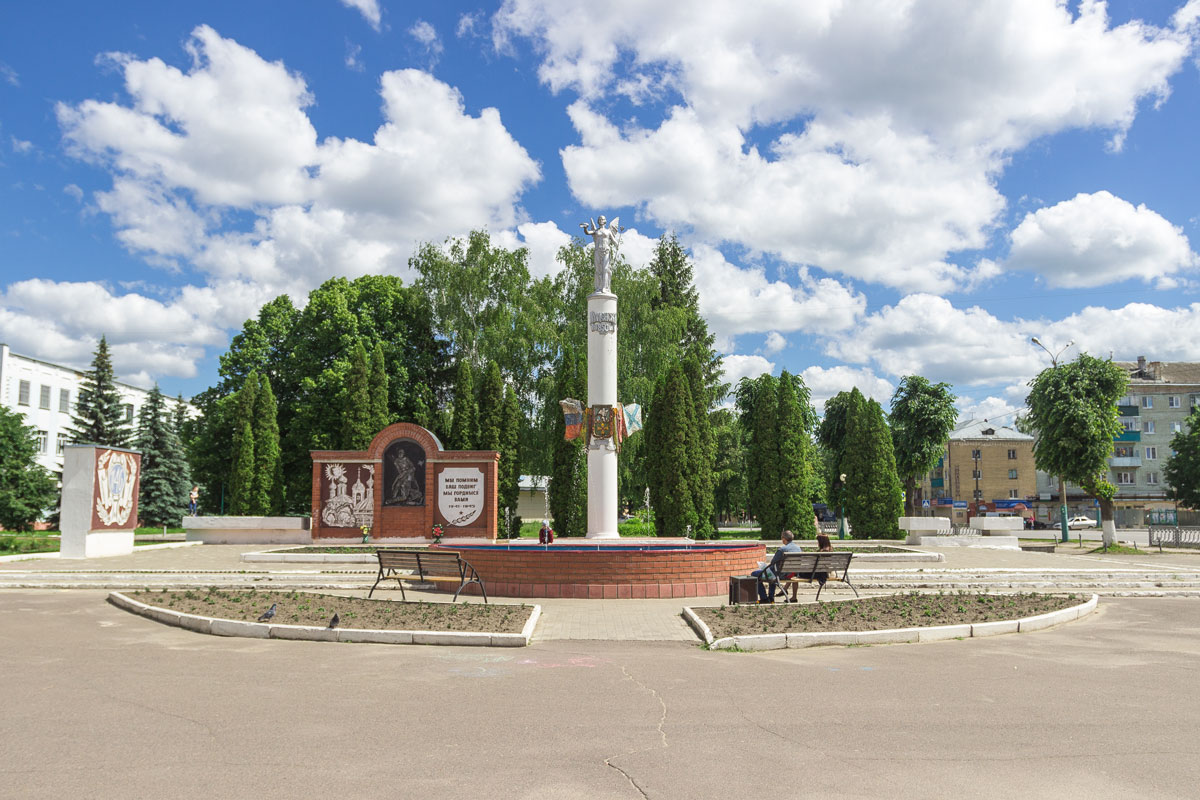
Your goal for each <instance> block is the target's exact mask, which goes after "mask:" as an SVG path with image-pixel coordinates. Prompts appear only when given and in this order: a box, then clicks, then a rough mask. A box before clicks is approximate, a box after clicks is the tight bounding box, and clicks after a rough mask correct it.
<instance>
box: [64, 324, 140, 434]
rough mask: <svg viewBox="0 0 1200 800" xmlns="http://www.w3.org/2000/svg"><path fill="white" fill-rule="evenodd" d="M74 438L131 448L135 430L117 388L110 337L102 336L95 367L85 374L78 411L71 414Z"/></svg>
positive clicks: (71, 432)
mask: <svg viewBox="0 0 1200 800" xmlns="http://www.w3.org/2000/svg"><path fill="white" fill-rule="evenodd" d="M71 424H72V425H73V426H74V427H73V429H72V430H71V431H70V435H71V439H72V440H73V441H75V442H78V443H80V444H98V445H104V446H106V447H128V446H129V441H130V438H131V437H132V430H131V428H130V425H129V422H128V420H127V419H126V417H125V407H124V405H123V404H122V403H121V395H120V393H119V392H118V391H117V386H116V377H115V376H114V375H113V367H112V359H111V358H110V357H109V354H108V340H107V339H106V338H105V337H104V336H101V337H100V344H98V345H96V352H95V354H94V356H93V357H92V368H91V369H89V370H88V371H86V372H84V373H83V380H82V381H81V382H80V384H79V396H78V397H77V398H76V400H75V413H74V414H73V415H72V416H71Z"/></svg>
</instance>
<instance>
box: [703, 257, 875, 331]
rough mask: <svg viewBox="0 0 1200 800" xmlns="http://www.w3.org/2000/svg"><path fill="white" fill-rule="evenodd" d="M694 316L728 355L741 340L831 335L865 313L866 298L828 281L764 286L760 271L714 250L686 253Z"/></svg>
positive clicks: (766, 281)
mask: <svg viewBox="0 0 1200 800" xmlns="http://www.w3.org/2000/svg"><path fill="white" fill-rule="evenodd" d="M692 262H693V267H694V277H695V282H696V289H697V291H698V292H699V295H700V312H701V313H702V314H703V315H704V317H705V319H707V320H708V325H709V330H710V331H711V332H712V333H713V334H714V335H715V336H716V339H717V347H718V348H719V349H721V350H726V351H729V350H732V349H733V347H734V341H735V340H736V338H737V337H738V336H739V335H741V334H746V333H767V332H768V331H776V332H779V333H790V332H793V331H797V332H804V333H808V334H831V333H835V332H837V331H842V330H846V329H847V328H849V327H850V326H851V325H852V324H854V321H855V320H856V319H858V318H859V317H860V316H861V315H862V314H863V312H864V311H865V310H866V305H867V301H866V298H865V297H864V296H863V295H862V294H860V293H858V292H855V291H854V290H853V289H851V288H850V287H847V286H845V285H843V284H842V283H840V282H838V281H836V280H833V279H831V278H820V279H814V278H810V277H808V276H807V275H801V276H799V277H798V278H797V280H798V282H799V284H800V285H799V286H793V285H792V284H791V283H788V282H787V281H785V280H781V279H776V280H770V279H768V278H767V275H766V270H765V269H763V268H761V267H754V266H750V267H739V266H737V265H735V264H732V263H730V262H729V261H728V260H726V258H725V256H724V255H723V254H722V253H721V252H720V251H719V250H717V249H715V248H713V247H710V246H707V245H698V246H696V247H694V248H693V249H692Z"/></svg>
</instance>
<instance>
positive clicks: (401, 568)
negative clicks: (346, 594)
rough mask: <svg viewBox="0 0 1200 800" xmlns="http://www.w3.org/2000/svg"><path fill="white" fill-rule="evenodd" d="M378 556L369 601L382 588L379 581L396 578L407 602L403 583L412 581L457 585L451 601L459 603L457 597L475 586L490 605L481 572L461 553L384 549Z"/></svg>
mask: <svg viewBox="0 0 1200 800" xmlns="http://www.w3.org/2000/svg"><path fill="white" fill-rule="evenodd" d="M375 555H376V556H378V557H379V575H378V576H376V578H375V585H374V586H372V587H371V591H370V592H367V597H368V598H370V597H371V595H372V594H374V593H375V587H377V586H379V582H380V581H382V580H386V579H388V578H395V579H396V583H398V584H399V585H400V597H401V598H402V599H404V600H407V599H408V597H407V596H405V594H404V583H403V582H404V581H413V582H415V583H449V584H458V589H457V590H456V591H455V592H454V600H452V601H451V602H454V601H456V600H458V595H459V594H460V593H461V592H462V590H463V589H465V588H466V587H467V586H469V585H470V584H472V583H474V584H476V585H478V586H479V593H480V594H482V595H483V602H484V603H487V601H488V599H487V590H486V589H485V588H484V585H483V580H482V579H481V578H480V577H479V573H477V572H476V571H475V568H474V567H472V566H471V565H470V564H469V563H468V562H467V561H466V560H464V559H463V558H462V557H460V556H459V554H458V553H448V552H445V551H442V550H398V549H381V550H376V551H375Z"/></svg>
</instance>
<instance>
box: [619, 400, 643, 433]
mask: <svg viewBox="0 0 1200 800" xmlns="http://www.w3.org/2000/svg"><path fill="white" fill-rule="evenodd" d="M621 412H622V413H621V416H622V417H624V422H625V435H626V436H632V435H633V434H635V433H637V432H638V431H640V430H641V429H642V407H641V406H639V405H638V404H637V403H630V404H629V405H627V406H622V407H621Z"/></svg>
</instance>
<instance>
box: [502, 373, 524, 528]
mask: <svg viewBox="0 0 1200 800" xmlns="http://www.w3.org/2000/svg"><path fill="white" fill-rule="evenodd" d="M523 423H524V419H523V418H522V415H521V404H520V403H518V402H517V393H516V392H515V391H514V390H513V388H512V387H511V386H507V387H505V390H504V416H503V431H502V442H501V446H500V467H499V473H500V475H499V479H500V486H499V500H500V509H501V513H503V510H504V509H506V508H507V509H509V511H510V512H511V513H512V515H513V517H512V526H513V527H512V528H511V529H510V530H509V531H506V533H510V534H512V535H516V534H517V533H520V531H521V518H520V517H518V516H517V515H516V514H517V504H518V503H520V501H521V458H520V444H521V430H522V428H523V427H524V424H523Z"/></svg>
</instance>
